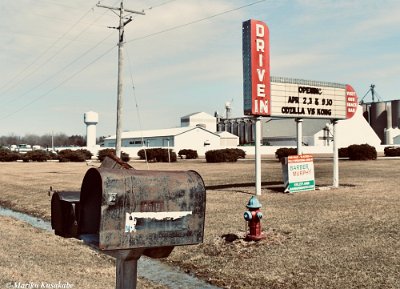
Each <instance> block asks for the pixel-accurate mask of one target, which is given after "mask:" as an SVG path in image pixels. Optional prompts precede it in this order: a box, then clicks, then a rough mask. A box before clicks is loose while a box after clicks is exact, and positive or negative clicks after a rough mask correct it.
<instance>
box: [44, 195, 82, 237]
mask: <svg viewBox="0 0 400 289" xmlns="http://www.w3.org/2000/svg"><path fill="white" fill-rule="evenodd" d="M79 196H80V193H79V192H66V191H63V192H53V196H52V198H51V227H52V228H53V229H54V232H55V234H56V235H59V236H61V237H64V238H71V237H74V238H76V237H78V219H79V211H80V209H79V198H80V197H79Z"/></svg>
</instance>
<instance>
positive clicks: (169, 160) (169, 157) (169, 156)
mask: <svg viewBox="0 0 400 289" xmlns="http://www.w3.org/2000/svg"><path fill="white" fill-rule="evenodd" d="M167 153H168V163H171V154H170V152H169V139H168V140H167Z"/></svg>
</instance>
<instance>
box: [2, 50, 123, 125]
mask: <svg viewBox="0 0 400 289" xmlns="http://www.w3.org/2000/svg"><path fill="white" fill-rule="evenodd" d="M115 47H116V45H115V46H113V47H111V48H110V49H108V50H107V51H105V52H104V53H102V54H101V55H100V56H98V57H97V58H95V59H94V60H93V61H91V62H90V63H88V64H87V65H85V66H84V67H83V68H81V69H80V70H78V71H77V72H75V73H74V74H72V75H71V76H69V77H67V78H65V79H64V80H63V81H61V82H60V83H59V84H58V85H57V86H55V87H53V88H52V89H50V90H48V91H47V92H46V93H44V94H42V95H40V96H38V97H36V98H34V99H33V100H31V101H30V102H28V103H26V104H25V105H23V106H22V107H20V108H18V109H16V110H14V111H13V112H11V113H9V114H7V115H5V116H3V117H1V118H0V120H4V119H6V118H9V117H10V116H12V115H14V114H16V113H18V112H20V111H22V110H23V109H25V108H27V107H28V106H30V105H31V104H33V103H35V102H36V101H38V100H39V99H41V98H43V97H45V96H47V95H49V94H50V93H51V92H53V91H54V90H56V89H57V88H59V87H61V86H62V85H64V84H65V83H67V82H68V81H70V80H71V79H72V78H74V77H75V76H77V75H78V74H79V73H81V72H82V71H84V70H86V69H87V68H88V67H89V66H91V65H92V64H94V63H95V62H97V61H98V60H100V59H101V58H103V57H104V56H106V55H107V54H108V53H110V52H111V51H112V50H113V49H114V48H115Z"/></svg>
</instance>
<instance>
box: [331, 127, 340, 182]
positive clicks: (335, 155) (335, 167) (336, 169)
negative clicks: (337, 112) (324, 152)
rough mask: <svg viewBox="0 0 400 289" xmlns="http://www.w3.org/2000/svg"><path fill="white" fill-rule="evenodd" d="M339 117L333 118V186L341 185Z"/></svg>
mask: <svg viewBox="0 0 400 289" xmlns="http://www.w3.org/2000/svg"><path fill="white" fill-rule="evenodd" d="M337 123H338V121H337V119H334V120H332V126H333V187H334V188H338V187H339V150H338V142H337V128H336V125H337Z"/></svg>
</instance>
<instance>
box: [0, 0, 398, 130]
mask: <svg viewBox="0 0 400 289" xmlns="http://www.w3.org/2000/svg"><path fill="white" fill-rule="evenodd" d="M254 2H258V1H257V0H233V1H227V0H202V1H199V0H197V1H195V0H174V1H168V0H143V1H139V0H137V1H136V0H125V1H124V3H125V7H127V8H130V9H133V10H143V9H145V12H146V15H145V16H135V17H134V20H133V21H132V22H131V23H130V24H129V25H127V27H126V33H125V36H126V41H127V43H126V45H125V51H126V55H125V71H126V77H125V84H126V85H125V95H124V99H125V103H124V107H125V110H124V115H125V117H124V121H123V129H124V130H137V129H140V126H139V121H138V114H137V111H136V105H135V101H134V95H133V90H132V81H131V77H130V71H132V75H133V81H134V84H135V87H136V98H137V101H138V105H139V112H140V120H141V124H142V125H141V126H142V128H143V129H154V128H169V127H175V126H179V121H180V117H181V116H183V115H186V114H189V113H192V112H196V111H205V112H207V113H210V114H213V113H214V111H216V110H218V111H219V112H220V113H223V111H224V103H225V102H226V101H228V100H232V99H233V115H234V116H241V115H242V111H243V104H242V103H243V100H242V58H241V57H242V54H241V53H242V42H241V41H242V39H241V37H242V36H241V25H242V22H243V21H245V20H248V19H251V18H252V19H257V20H261V21H264V22H265V23H266V24H267V25H268V26H269V29H270V44H271V75H274V76H286V77H296V78H303V79H310V80H320V81H332V82H339V83H348V84H351V85H352V86H353V87H354V88H355V90H356V92H357V94H358V96H359V97H362V96H364V94H365V93H366V92H367V91H368V89H369V85H370V84H371V83H374V84H375V85H376V90H377V92H378V93H379V95H380V96H381V97H382V98H383V99H384V100H391V99H397V98H399V97H400V94H399V92H398V91H399V84H398V83H399V79H400V65H399V64H400V53H399V51H400V17H399V15H400V1H397V0H386V1H385V0H382V1H367V0H354V1H350V0H347V1H340V0H339V1H317V0H298V1H289V0H287V1H268V0H266V1H262V2H260V3H257V4H254V5H251V6H248V7H245V8H242V9H239V10H235V11H231V12H229V13H224V14H222V15H219V16H216V17H212V16H214V15H217V14H221V13H222V12H225V11H230V10H234V9H235V8H238V7H242V6H245V5H247V4H251V3H254ZM96 3H97V0H93V1H91V0H87V1H80V0H69V1H61V0H58V1H57V0H15V1H1V3H0V19H1V20H0V36H1V38H2V41H1V42H0V50H1V52H0V69H1V76H2V77H1V79H0V103H1V106H0V135H8V134H10V133H14V134H18V135H24V134H26V133H35V134H39V135H40V134H45V133H51V132H52V131H53V132H54V133H59V132H63V133H66V134H68V135H72V134H81V135H84V134H85V125H84V124H83V113H84V112H86V111H89V110H93V111H96V112H98V113H99V119H100V121H99V124H98V126H97V131H98V136H101V135H106V136H107V135H111V134H115V119H116V87H117V48H116V43H117V37H118V36H117V31H116V30H112V29H108V28H107V26H117V25H118V17H117V16H116V15H114V14H113V13H112V12H111V11H109V10H107V9H103V8H97V7H95V4H96ZM102 4H104V5H118V4H119V1H117V0H103V1H102ZM93 7H94V8H93ZM150 7H153V8H152V9H148V8H150ZM92 8H93V9H92ZM207 17H210V18H209V19H207V20H204V21H200V22H197V23H194V24H191V25H187V26H184V27H181V28H178V29H173V30H170V31H168V30H169V29H170V28H173V27H176V26H180V25H184V24H186V23H191V22H196V20H200V19H204V18H207ZM162 31H164V32H162ZM158 32H162V33H158ZM107 37H108V38H107ZM107 52H108V53H107Z"/></svg>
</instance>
